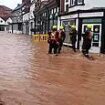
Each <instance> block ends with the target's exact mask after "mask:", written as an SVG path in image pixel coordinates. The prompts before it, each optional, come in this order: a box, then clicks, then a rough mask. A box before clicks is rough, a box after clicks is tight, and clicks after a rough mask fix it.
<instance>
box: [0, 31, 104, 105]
mask: <svg viewBox="0 0 105 105" xmlns="http://www.w3.org/2000/svg"><path fill="white" fill-rule="evenodd" d="M47 47H48V46H47V44H45V42H44V43H42V42H40V43H38V42H33V41H32V40H31V37H30V36H27V35H14V34H7V33H0V101H1V102H2V103H3V105H105V56H104V55H97V56H96V55H94V56H95V58H96V59H95V60H94V61H90V60H88V59H86V58H84V57H83V56H82V55H81V53H76V54H73V52H72V51H71V50H70V48H65V47H64V48H63V52H62V54H61V55H59V56H54V55H48V54H47V50H48V49H47Z"/></svg>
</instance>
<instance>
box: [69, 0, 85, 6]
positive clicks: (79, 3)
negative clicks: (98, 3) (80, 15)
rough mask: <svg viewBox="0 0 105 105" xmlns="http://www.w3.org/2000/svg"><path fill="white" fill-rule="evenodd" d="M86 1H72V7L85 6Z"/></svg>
mask: <svg viewBox="0 0 105 105" xmlns="http://www.w3.org/2000/svg"><path fill="white" fill-rule="evenodd" d="M83 4H84V0H70V7H72V6H76V5H83Z"/></svg>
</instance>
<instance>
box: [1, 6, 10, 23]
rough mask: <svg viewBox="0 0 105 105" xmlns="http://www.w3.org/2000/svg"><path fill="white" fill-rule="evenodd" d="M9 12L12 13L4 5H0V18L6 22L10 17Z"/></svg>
mask: <svg viewBox="0 0 105 105" xmlns="http://www.w3.org/2000/svg"><path fill="white" fill-rule="evenodd" d="M11 11H12V9H10V8H8V7H6V6H4V5H0V17H1V18H2V19H3V20H5V21H6V20H7V19H8V18H9V17H10V16H11Z"/></svg>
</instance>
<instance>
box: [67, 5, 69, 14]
mask: <svg viewBox="0 0 105 105" xmlns="http://www.w3.org/2000/svg"><path fill="white" fill-rule="evenodd" d="M68 11H69V5H68V4H66V12H68Z"/></svg>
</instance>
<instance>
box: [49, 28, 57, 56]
mask: <svg viewBox="0 0 105 105" xmlns="http://www.w3.org/2000/svg"><path fill="white" fill-rule="evenodd" d="M48 35H49V37H48V43H49V50H48V53H49V54H52V50H53V53H54V54H55V55H57V53H58V52H57V50H58V46H59V32H58V31H57V27H56V26H53V27H52V32H49V33H48Z"/></svg>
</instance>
